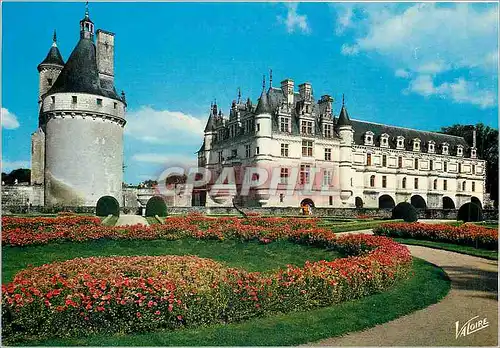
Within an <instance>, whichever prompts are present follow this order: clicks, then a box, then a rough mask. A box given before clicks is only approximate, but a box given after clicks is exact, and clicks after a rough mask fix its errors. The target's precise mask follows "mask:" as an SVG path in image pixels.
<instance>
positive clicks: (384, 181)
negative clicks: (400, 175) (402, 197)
mask: <svg viewBox="0 0 500 348" xmlns="http://www.w3.org/2000/svg"><path fill="white" fill-rule="evenodd" d="M382 187H384V188H385V187H387V176H385V175H384V176H382Z"/></svg>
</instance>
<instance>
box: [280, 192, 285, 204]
mask: <svg viewBox="0 0 500 348" xmlns="http://www.w3.org/2000/svg"><path fill="white" fill-rule="evenodd" d="M284 198H285V195H284V194H282V193H280V203H283V200H284Z"/></svg>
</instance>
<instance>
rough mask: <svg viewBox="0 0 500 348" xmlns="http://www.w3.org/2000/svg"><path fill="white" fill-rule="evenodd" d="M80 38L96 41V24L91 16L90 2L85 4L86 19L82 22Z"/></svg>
mask: <svg viewBox="0 0 500 348" xmlns="http://www.w3.org/2000/svg"><path fill="white" fill-rule="evenodd" d="M80 38H81V39H89V40H92V41H94V22H92V20H91V19H90V16H89V2H88V1H87V3H86V4H85V17H83V19H82V20H81V21H80Z"/></svg>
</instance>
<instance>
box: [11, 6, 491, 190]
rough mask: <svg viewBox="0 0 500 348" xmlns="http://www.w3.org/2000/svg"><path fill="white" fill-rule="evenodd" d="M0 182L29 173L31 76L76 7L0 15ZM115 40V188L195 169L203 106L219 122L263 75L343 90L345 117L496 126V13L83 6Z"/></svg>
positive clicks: (69, 33)
mask: <svg viewBox="0 0 500 348" xmlns="http://www.w3.org/2000/svg"><path fill="white" fill-rule="evenodd" d="M2 7H3V8H2V10H3V11H2V12H3V13H2V16H3V21H2V33H3V37H2V44H3V47H2V162H3V163H2V164H3V171H7V172H8V171H10V170H12V169H15V168H18V167H20V166H21V167H29V161H30V134H31V133H32V132H33V131H35V129H36V127H37V117H38V115H37V93H38V72H37V70H36V67H37V65H38V64H39V63H40V62H41V61H42V60H43V59H44V57H45V55H46V54H47V52H48V50H49V48H50V45H51V38H52V31H53V30H54V29H56V30H57V37H58V46H59V49H60V50H61V53H62V55H63V58H64V59H67V58H68V57H69V55H70V53H71V51H72V49H73V48H74V47H75V45H76V44H77V41H78V38H79V28H78V25H79V20H80V19H81V18H82V17H83V14H84V4H83V3H58V2H54V3H14V2H4V3H3V6H2ZM90 17H91V19H92V20H93V21H94V23H95V25H96V28H102V29H105V30H109V31H112V32H114V33H116V42H115V44H116V48H115V59H116V60H115V82H116V87H117V90H118V91H121V90H125V92H126V94H127V102H128V114H127V119H128V123H127V125H126V127H125V130H126V131H125V165H126V166H127V167H126V170H125V181H126V182H127V183H138V182H140V181H143V180H145V179H147V178H153V177H155V176H157V174H158V173H159V172H161V171H162V170H163V169H164V168H165V167H166V166H168V165H171V164H174V163H183V164H189V163H194V162H195V154H194V152H195V151H197V150H198V149H199V147H200V145H201V142H202V131H203V127H204V125H205V122H206V119H207V117H208V110H209V106H210V102H211V101H212V100H213V99H214V98H217V103H218V104H219V105H220V106H222V108H223V111H225V113H227V112H228V109H229V106H230V103H231V100H233V99H235V98H236V95H237V88H238V87H241V90H242V94H243V98H245V99H246V98H247V97H250V98H251V99H252V100H253V101H254V102H255V101H256V99H257V97H258V96H259V94H260V90H261V88H262V87H261V85H262V82H261V81H262V75H263V74H268V71H269V69H272V70H273V79H274V81H273V85H275V86H277V85H279V82H280V81H281V80H283V79H285V78H292V79H294V81H295V83H296V86H297V85H298V84H300V83H302V82H305V81H309V82H311V83H312V86H313V92H314V95H315V97H316V98H319V97H320V96H321V95H323V94H330V95H332V96H333V97H334V98H335V99H336V101H335V103H334V109H335V111H336V112H337V113H338V111H339V108H340V101H341V98H342V93H345V97H346V104H347V108H348V111H349V114H350V116H351V118H356V119H362V120H366V121H372V122H379V123H387V124H392V125H397V126H403V127H409V128H417V129H424V130H439V128H440V127H442V126H448V125H451V124H454V123H462V124H471V123H477V122H483V123H485V124H487V125H489V126H492V127H495V128H498V98H497V95H498V89H497V86H498V6H497V4H496V3H489V4H485V3H483V4H466V3H461V4H450V3H444V4H423V5H422V4H415V3H387V4H384V3H377V4H367V3H359V4H351V3H328V4H327V3H298V4H297V3H295V4H283V3H201V4H200V3H90Z"/></svg>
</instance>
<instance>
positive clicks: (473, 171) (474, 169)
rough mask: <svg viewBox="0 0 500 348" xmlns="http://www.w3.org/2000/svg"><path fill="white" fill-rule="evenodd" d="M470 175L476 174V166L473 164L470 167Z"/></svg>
mask: <svg viewBox="0 0 500 348" xmlns="http://www.w3.org/2000/svg"><path fill="white" fill-rule="evenodd" d="M472 174H476V165H475V164H473V165H472Z"/></svg>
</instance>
